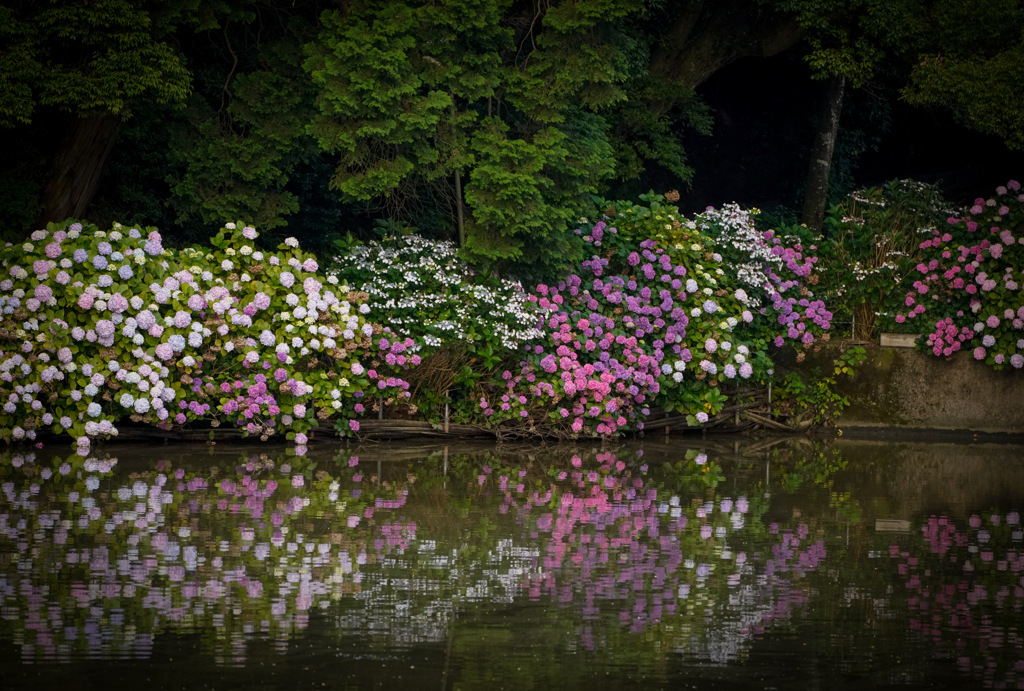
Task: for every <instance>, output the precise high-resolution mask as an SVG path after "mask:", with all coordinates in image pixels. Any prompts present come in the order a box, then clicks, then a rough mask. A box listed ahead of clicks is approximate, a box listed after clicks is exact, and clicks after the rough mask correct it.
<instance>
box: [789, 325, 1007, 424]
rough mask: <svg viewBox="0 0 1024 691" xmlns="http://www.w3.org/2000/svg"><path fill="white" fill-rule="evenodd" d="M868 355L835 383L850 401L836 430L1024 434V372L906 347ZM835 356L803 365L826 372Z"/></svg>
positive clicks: (822, 355)
mask: <svg viewBox="0 0 1024 691" xmlns="http://www.w3.org/2000/svg"><path fill="white" fill-rule="evenodd" d="M867 351H868V358H867V361H866V362H864V363H863V364H862V365H860V366H859V367H857V369H856V374H855V376H854V377H853V379H850V378H848V377H845V376H840V377H839V378H838V389H839V393H840V394H842V395H844V396H847V397H849V399H850V407H849V408H847V409H846V410H844V411H843V414H842V415H841V416H840V418H839V421H838V422H837V425H836V426H837V427H838V428H840V429H844V430H845V429H850V430H854V429H870V428H879V429H882V428H897V429H898V428H904V429H935V430H958V431H962V430H968V431H977V432H985V433H996V434H1024V369H1021V370H1015V369H1013V368H1011V367H1006V368H1005V369H1002V370H994V369H993V368H992V367H989V366H987V365H984V364H982V363H979V362H977V361H975V360H974V359H973V358H972V357H971V354H970V353H957V354H955V355H953V356H952V357H951V358H948V359H946V358H937V357H935V356H934V355H931V354H929V353H923V352H920V351H917V350H912V349H910V348H898V347H897V348H892V347H882V346H873V345H869V346H867ZM837 352H838V350H837V349H836V348H835V347H830V348H823V349H822V350H821V351H820V352H818V353H816V354H813V355H811V356H809V357H808V358H807V363H806V364H810V365H811V366H815V365H817V366H820V367H821V369H822V371H823V372H825V371H829V369H830V368H831V363H832V359H833V358H834V357H835V355H836V353H837ZM787 359H788V358H787Z"/></svg>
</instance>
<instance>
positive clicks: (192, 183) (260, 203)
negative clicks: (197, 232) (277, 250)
mask: <svg viewBox="0 0 1024 691" xmlns="http://www.w3.org/2000/svg"><path fill="white" fill-rule="evenodd" d="M299 53H300V48H299V43H298V41H297V40H296V38H295V37H289V38H286V39H282V40H279V41H277V42H274V43H272V44H270V45H269V46H267V47H265V48H263V49H261V50H260V51H258V54H257V56H256V57H258V59H259V63H260V65H261V66H262V68H261V69H253V70H252V71H248V72H243V73H241V74H238V75H236V76H234V77H233V79H232V80H231V92H230V100H229V101H228V103H227V105H226V106H225V104H224V102H223V101H221V102H220V104H219V107H218V108H217V109H216V110H215V106H216V105H217V104H216V103H213V102H211V101H210V100H209V97H205V98H204V97H203V96H202V95H199V94H197V95H196V96H195V97H193V99H192V100H191V103H190V107H189V109H188V113H187V118H186V122H185V123H182V124H181V125H180V126H179V127H177V128H176V130H175V132H174V135H173V138H172V146H171V147H170V162H171V163H172V164H173V165H174V166H175V172H173V173H171V174H169V175H168V182H169V183H171V185H172V196H171V200H170V201H171V205H172V207H173V208H174V209H175V210H176V211H177V218H176V221H177V222H178V223H185V224H189V225H204V226H208V225H210V224H212V223H220V222H221V221H222V220H223V219H225V218H248V219H252V221H253V222H254V223H255V224H257V225H259V226H260V227H263V228H266V229H267V230H272V229H274V228H277V227H280V226H284V225H287V220H286V217H287V216H289V215H291V214H294V213H295V212H297V211H298V210H299V200H298V198H297V196H296V195H295V194H294V193H292V192H291V191H289V190H288V189H287V183H288V181H289V178H290V176H291V174H292V172H293V170H294V169H295V167H296V165H298V163H299V162H300V161H302V160H304V159H306V158H308V157H310V156H311V155H312V153H313V151H314V147H313V143H312V140H310V139H309V138H308V137H306V135H305V126H306V122H307V121H308V119H309V117H310V115H311V112H312V95H311V90H310V89H309V86H308V84H307V83H306V81H305V79H304V78H303V77H304V75H303V73H302V72H301V70H300V69H299V68H298V67H296V65H297V63H298V62H299V61H300V60H301V57H300V54H299ZM217 98H218V99H223V98H224V94H218V95H217Z"/></svg>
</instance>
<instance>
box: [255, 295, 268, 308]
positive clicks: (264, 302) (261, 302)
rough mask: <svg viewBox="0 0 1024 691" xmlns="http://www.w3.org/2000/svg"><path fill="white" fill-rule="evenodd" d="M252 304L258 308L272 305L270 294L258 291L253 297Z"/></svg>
mask: <svg viewBox="0 0 1024 691" xmlns="http://www.w3.org/2000/svg"><path fill="white" fill-rule="evenodd" d="M252 304H253V305H255V307H256V309H258V310H265V309H267V308H269V307H270V296H269V295H267V294H266V293H264V292H259V293H256V295H254V296H253V298H252Z"/></svg>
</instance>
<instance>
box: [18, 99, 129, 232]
mask: <svg viewBox="0 0 1024 691" xmlns="http://www.w3.org/2000/svg"><path fill="white" fill-rule="evenodd" d="M120 129H121V118H119V117H118V116H116V115H111V114H110V113H106V114H103V115H93V116H90V117H85V118H79V119H78V120H77V121H76V122H75V124H74V127H73V129H72V130H71V134H70V135H69V136H68V138H67V140H66V141H65V142H64V145H63V146H62V148H61V149H60V151H59V152H58V154H57V158H56V159H55V161H54V165H53V170H52V173H51V177H50V184H49V186H48V187H47V188H46V193H45V195H44V197H43V211H42V213H41V214H40V216H39V217H38V218H37V219H36V220H37V222H38V223H39V225H45V224H46V223H48V222H50V221H62V220H64V219H66V218H79V217H81V216H82V214H83V213H84V212H85V209H86V207H88V206H89V202H91V201H92V198H93V196H94V195H95V194H96V190H97V188H98V187H99V183H100V178H101V177H102V175H103V169H104V167H105V166H106V163H107V158H108V157H109V156H110V152H111V150H112V149H113V148H114V140H115V139H117V133H118V131H120Z"/></svg>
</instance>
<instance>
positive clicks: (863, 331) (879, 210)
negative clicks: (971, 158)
mask: <svg viewBox="0 0 1024 691" xmlns="http://www.w3.org/2000/svg"><path fill="white" fill-rule="evenodd" d="M955 213H956V212H955V211H954V210H953V209H952V207H951V205H950V204H949V203H948V202H946V201H945V200H944V199H943V198H942V195H941V193H940V192H939V190H938V188H937V187H936V186H934V185H927V184H924V183H921V182H916V181H914V180H894V181H892V182H890V183H888V184H887V185H884V186H882V187H872V188H868V189H862V190H857V191H856V192H853V193H851V194H850V195H849V196H848V197H847V198H846V199H845V200H844V201H843V202H842V203H841V204H839V205H838V206H835V207H833V208H832V209H831V210H829V212H828V214H827V215H826V217H825V222H824V237H823V238H821V239H820V240H819V241H818V242H819V247H820V252H821V255H822V261H823V266H822V267H820V268H821V272H820V275H821V277H822V283H821V286H820V289H821V292H822V293H823V294H825V295H827V296H828V297H829V300H830V304H831V305H832V307H833V308H834V309H835V310H836V311H837V313H838V315H839V318H840V319H842V320H843V321H845V322H849V323H850V324H851V328H850V335H851V337H853V338H856V339H860V340H872V339H873V338H874V337H875V336H876V332H877V330H878V327H879V326H881V327H882V328H885V329H892V330H896V331H901V330H903V328H902V327H901V325H900V324H898V323H896V321H895V320H894V317H895V315H896V314H897V313H899V312H900V308H901V307H902V306H903V305H902V301H903V297H904V295H905V294H906V292H907V288H908V287H909V280H908V277H911V276H912V275H913V274H914V273H915V270H914V267H915V265H916V264H917V263H918V262H919V259H920V255H921V249H920V244H921V241H922V239H923V238H924V237H925V236H931V235H932V234H933V233H934V232H935V230H936V228H941V227H942V226H943V225H944V224H945V221H946V219H947V218H948V217H949V216H950V215H951V214H955Z"/></svg>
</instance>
